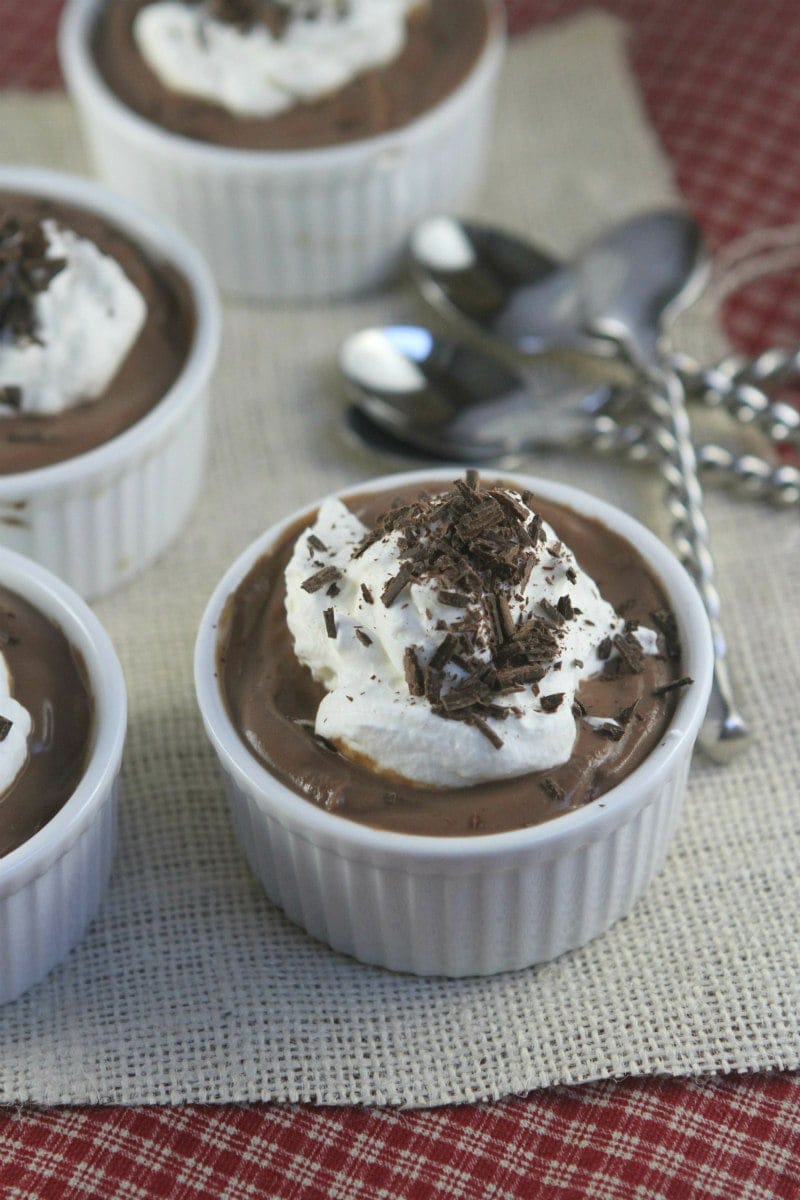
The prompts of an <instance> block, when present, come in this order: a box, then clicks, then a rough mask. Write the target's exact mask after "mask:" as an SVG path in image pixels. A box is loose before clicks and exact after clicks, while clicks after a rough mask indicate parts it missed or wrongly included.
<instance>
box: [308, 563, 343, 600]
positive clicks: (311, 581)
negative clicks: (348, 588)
mask: <svg viewBox="0 0 800 1200" xmlns="http://www.w3.org/2000/svg"><path fill="white" fill-rule="evenodd" d="M341 577H342V572H341V571H340V570H339V568H338V567H334V566H333V564H332V563H331V565H330V566H328V567H323V568H322V569H321V570H319V571H315V572H314V574H313V575H309V577H308V579H304V580H303V582H302V583H301V584H300V587H301V588H302V589H303V591H304V592H311V593H313V592H318V591H319V590H320V588H324V587H327V586H328V584H329V583H335V581H336V580H337V579H341Z"/></svg>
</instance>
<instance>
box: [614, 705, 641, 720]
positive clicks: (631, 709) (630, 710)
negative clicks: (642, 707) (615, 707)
mask: <svg viewBox="0 0 800 1200" xmlns="http://www.w3.org/2000/svg"><path fill="white" fill-rule="evenodd" d="M638 707H639V701H638V700H634V702H633V704H629V705H627V707H626V708H621V709H620V710H619V712H618V713H617V720H618V721H619V723H620V725H627V724H628V723H629V721H630V719H631V717H632V716H633V714H634V713H635V712H636V709H637V708H638Z"/></svg>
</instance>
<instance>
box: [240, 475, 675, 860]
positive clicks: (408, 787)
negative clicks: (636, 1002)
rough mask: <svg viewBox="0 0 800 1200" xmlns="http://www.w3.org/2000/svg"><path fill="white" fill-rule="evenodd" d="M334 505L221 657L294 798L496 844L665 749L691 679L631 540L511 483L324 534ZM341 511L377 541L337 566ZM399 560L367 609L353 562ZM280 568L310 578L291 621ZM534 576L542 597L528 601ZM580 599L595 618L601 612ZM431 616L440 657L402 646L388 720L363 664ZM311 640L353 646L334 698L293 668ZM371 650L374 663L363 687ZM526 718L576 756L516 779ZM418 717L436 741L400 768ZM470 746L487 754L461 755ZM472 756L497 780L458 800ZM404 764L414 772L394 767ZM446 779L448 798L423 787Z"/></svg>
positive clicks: (245, 737) (409, 828)
mask: <svg viewBox="0 0 800 1200" xmlns="http://www.w3.org/2000/svg"><path fill="white" fill-rule="evenodd" d="M393 501H394V502H395V503H394V507H391V505H392V502H393ZM326 504H330V502H326ZM324 509H325V506H323V508H321V509H320V510H319V514H315V515H314V516H312V517H311V518H310V519H309V520H306V521H303V522H302V523H301V524H299V525H298V526H296V527H294V528H292V529H290V530H289V531H288V532H287V533H286V534H285V535H284V536H283V538H282V539H281V541H280V542H279V544H277V545H276V546H275V548H274V550H273V551H271V552H270V553H269V554H267V555H266V556H264V557H263V558H262V559H261V560H260V561H259V562H258V563H257V564H256V565H255V566H254V567H253V568H252V570H251V571H250V573H249V574H248V576H247V577H246V578H245V580H244V581H243V582H242V583H241V584H240V586H239V587H238V588H237V590H236V592H235V593H234V594H233V595H232V596H231V597H230V599H229V602H228V605H227V607H226V609H225V612H224V614H223V619H222V621H221V623H220V633H219V644H218V664H217V666H218V674H219V678H220V680H221V687H222V692H223V695H224V698H225V702H226V705H227V707H228V711H229V714H230V717H231V720H232V721H233V723H234V725H235V727H236V729H237V731H238V732H239V735H240V737H241V739H242V741H243V742H244V744H245V745H246V746H247V747H248V749H249V751H250V752H251V753H252V754H254V755H255V757H256V758H257V759H258V760H259V761H260V762H261V763H262V764H264V765H265V766H266V767H267V768H268V769H269V770H270V772H271V773H272V774H274V775H275V776H276V777H277V778H278V779H279V780H280V781H281V782H282V783H284V784H285V785H286V786H288V787H289V788H291V789H292V790H294V791H295V792H297V793H298V794H299V795H301V796H303V797H305V798H306V799H307V800H309V801H310V802H312V803H315V804H317V805H320V806H322V807H324V808H326V809H328V810H330V811H334V812H336V813H338V814H340V815H342V816H345V817H348V818H350V819H352V820H355V821H359V822H362V823H364V824H367V825H371V826H375V827H378V828H382V829H387V830H395V831H399V832H404V833H415V834H425V835H438V836H444V835H469V834H485V833H495V832H501V831H505V830H511V829H519V828H524V827H527V826H530V825H534V824H537V823H540V822H543V821H548V820H550V819H552V818H553V817H556V816H558V815H560V814H562V813H565V812H569V811H570V810H573V809H576V808H579V807H581V806H583V805H585V804H588V803H590V802H592V801H595V800H596V799H597V798H598V797H602V795H603V794H604V793H605V792H607V791H608V790H609V789H610V788H612V787H614V786H615V785H616V784H617V783H619V782H620V781H621V780H623V779H624V778H625V777H626V776H627V775H629V774H630V773H631V772H632V771H633V770H634V769H635V768H636V767H637V766H638V765H639V764H640V763H641V762H642V761H643V760H644V759H645V758H646V757H647V755H648V754H649V753H650V752H651V751H652V750H653V749H654V748H655V746H656V745H657V744H658V742H659V741H660V739H661V738H662V737H663V735H664V732H665V730H666V729H667V727H668V725H669V723H670V720H671V717H672V715H673V712H674V709H675V704H676V700H677V696H678V695H679V693H680V691H681V689H682V688H683V687H685V686H687V685H688V684H689V683H690V682H691V681H689V680H687V679H685V678H684V677H683V675H682V671H681V658H680V646H679V644H678V639H677V634H676V624H675V619H674V616H673V614H672V613H671V612H670V610H669V607H668V603H667V600H666V596H665V593H664V590H663V588H662V586H661V584H660V583H659V581H658V579H657V578H655V576H654V575H653V573H652V572H651V570H650V569H649V568H648V566H647V565H646V563H645V562H644V560H643V559H642V557H641V555H640V554H639V553H638V552H637V551H636V550H635V548H634V547H633V546H632V545H630V544H629V543H628V542H627V541H626V540H625V539H623V538H622V537H620V536H619V535H617V534H616V533H614V532H612V531H611V530H609V529H608V528H606V527H605V526H603V525H602V524H600V523H599V522H597V521H594V520H591V519H589V518H587V517H585V516H582V515H580V514H578V513H576V512H573V511H572V510H570V509H568V508H565V507H562V506H560V505H557V504H554V503H551V502H549V501H545V500H541V499H539V498H538V497H535V496H531V495H530V494H527V493H523V494H519V493H518V492H516V491H515V489H514V488H513V486H512V485H510V484H509V485H503V484H502V483H499V482H497V481H491V482H484V481H478V480H477V477H476V476H475V475H474V474H473V473H470V475H469V476H468V478H467V479H466V480H459V481H456V483H455V485H454V486H453V487H452V488H447V487H446V486H445V485H442V484H439V483H436V484H434V485H433V486H431V487H430V488H429V489H428V490H427V491H426V493H424V494H422V495H420V489H419V487H418V486H412V487H409V488H407V489H405V491H404V492H403V493H402V494H401V495H400V496H399V497H397V496H396V494H395V492H392V494H391V495H388V494H381V493H378V494H374V495H367V494H365V495H354V496H351V497H347V498H346V510H345V509H342V514H344V515H337V511H336V510H335V509H333V508H331V509H330V515H329V518H328V521H329V524H328V529H322V527H321V525H320V514H322V513H323V511H324ZM348 512H349V513H350V514H353V515H354V516H355V517H356V518H358V519H359V521H361V522H363V523H364V524H365V525H366V526H367V532H366V533H365V534H364V535H363V536H362V537H361V539H360V540H351V542H350V543H346V544H345V546H344V549H343V550H342V551H341V552H339V553H338V556H335V555H334V554H333V547H332V541H333V538H335V537H337V536H338V535H337V533H336V529H337V525H338V528H339V529H340V530H341V529H342V528H343V527H344V526H345V525H346V524H347V513H348ZM315 522H316V523H315ZM356 524H357V522H356ZM312 525H313V526H314V530H313V532H311V533H309V529H310V527H311V526H312ZM328 530H333V531H334V532H333V538H332V537H331V536H330V535H329V532H328ZM348 536H351V539H352V537H354V536H355V535H348ZM390 544H391V545H390ZM386 547H390V548H391V549H392V552H393V553H395V552H396V551H397V549H398V547H399V551H400V554H399V558H398V560H397V561H396V562H395V564H394V566H393V567H391V568H390V569H389V570H388V572H387V571H384V574H383V575H382V576H381V579H382V580H383V581H384V582H382V584H381V586H380V589H378V587H376V586H374V585H369V584H367V583H364V582H361V583H360V584H359V585H357V586H358V589H359V598H358V600H357V601H356V602H354V601H353V599H352V595H351V593H352V592H353V586H354V585H353V578H351V577H350V576H349V575H348V572H349V571H350V570H351V567H350V564H353V563H357V562H358V560H359V559H362V561H364V560H366V558H367V557H369V555H370V554H373V557H374V555H375V554H376V553H377V551H379V550H380V551H381V553H383V549H382V548H386ZM362 556H363V558H362ZM287 566H288V568H289V570H288V573H287ZM382 569H383V568H382ZM293 572H294V574H293ZM287 574H288V577H289V578H291V579H292V580H293V581H294V580H296V579H299V580H300V585H299V593H298V594H301V595H302V597H303V601H302V604H301V605H300V607H299V608H298V607H297V604H296V602H295V601H294V600H292V603H291V604H290V605H289V610H290V613H291V616H290V617H289V618H287V581H286V580H287ZM534 578H535V579H536V580H539V581H541V585H542V588H543V589H544V590H543V591H541V592H540V593H536V598H535V599H534V600H531V599H530V597H531V596H534V592H533V591H532V590H531V589H532V588H533V585H534ZM414 585H417V587H416V589H415V588H414ZM537 586H538V583H537ZM293 587H294V583H293ZM548 596H550V597H553V598H552V599H548V598H547V597H548ZM587 596H588V597H589V599H590V601H591V603H592V604H594V605H596V606H597V610H598V611H597V612H595V613H594V617H593V616H590V612H594V610H593V609H591V608H590V607H588V606H587V604H586V601H585V600H584V597H587ZM430 597H434V598H435V599H434V600H431V599H430ZM578 597H580V599H581V603H580V604H579V603H578ZM309 598H311V599H313V600H314V601H315V603H316V608H314V609H313V611H312V609H311V608H310V607H309V606H308V604H307V601H308V599H309ZM303 605H305V606H306V607H305V608H304V607H303ZM415 606H416V608H415ZM609 606H610V607H609ZM417 610H419V611H417ZM432 610H433V611H432ZM600 611H602V613H603V614H604V618H603V619H604V620H606V621H607V622H608V626H607V627H608V629H609V631H610V633H609V634H606V633H605V631H604V630H605V627H603V628H601V627H600V625H599V624H597V628H596V629H594V628H593V627H594V626H595V624H596V620H595V618H597V620H598V621H599V617H598V613H599V612H600ZM441 614H446V615H445V617H444V619H443V618H442V615H441ZM418 619H419V620H421V621H422V622H423V624H424V622H425V621H426V620H428V624H427V628H428V630H429V631H433V633H432V637H433V639H434V641H433V644H429V645H421V644H419V641H418V642H417V644H414V643H413V642H408V643H407V644H401V645H399V646H390V652H391V653H393V654H394V655H395V658H397V659H398V661H399V660H400V655H402V671H403V674H404V683H401V684H400V685H399V687H396V690H397V693H398V694H397V696H395V697H393V698H392V699H391V703H392V704H394V705H395V706H396V707H395V708H389V707H387V708H385V709H381V708H380V702H379V700H378V699H377V692H374V691H372V690H370V689H371V687H372V688H374V687H377V686H378V685H377V684H375V685H371V684H370V682H369V681H370V680H375V678H376V674H375V672H377V673H378V675H380V672H381V670H382V668H381V667H375V666H374V663H375V662H376V661H377V660H376V659H375V657H374V656H373V658H371V659H370V657H369V656H370V655H371V654H373V651H374V650H375V642H376V640H379V637H380V633H379V634H377V635H376V632H375V630H376V628H378V629H379V630H380V629H381V628H384V627H385V628H389V626H388V625H387V624H386V623H387V622H388V621H392V622H394V625H393V626H391V628H392V630H393V631H394V632H393V633H392V634H391V636H392V637H394V636H395V633H396V631H397V630H398V629H402V628H405V627H406V625H407V626H408V628H413V627H414V626H413V622H414V621H418ZM404 622H405V623H406V624H403V623H404ZM290 625H291V626H292V628H290ZM601 635H602V636H601ZM576 638H584V639H587V638H588V639H589V642H587V645H589V644H590V642H591V645H592V647H593V648H592V650H591V655H592V660H593V661H592V662H590V661H589V656H588V655H587V660H586V662H585V663H584V661H582V660H579V659H576V658H575V657H574V655H573V656H572V657H570V658H569V661H567V653H566V651H567V649H568V648H569V647H570V646H574V645H575V644H577V643H576V641H575V639H576ZM591 639H594V641H592V640H591ZM401 641H402V639H401ZM301 643H302V645H301ZM308 645H312V646H314V645H316V646H317V647H321V649H320V651H319V653H320V654H321V655H322V659H320V661H324V656H325V648H326V646H328V645H329V646H330V654H332V655H333V654H335V653H337V652H338V650H337V647H340V648H341V654H342V655H343V656H349V659H348V661H349V660H352V662H353V663H355V664H356V671H355V672H354V671H352V670H350V673H349V675H347V676H346V684H347V683H349V686H345V687H344V688H343V689H340V693H339V694H338V698H336V699H335V702H332V697H337V692H336V684H335V683H334V682H332V681H331V675H332V672H331V670H330V669H329V667H328V666H326V667H324V668H320V669H319V670H316V674H317V679H315V677H314V673H313V672H312V670H311V669H309V666H308V665H305V664H304V662H302V661H300V657H299V654H300V653H301V651H302V654H303V655H305V656H306V658H308V654H309V652H308V649H307V647H308ZM298 647H300V649H298ZM359 653H363V655H364V663H365V664H367V663H371V664H373V665H372V666H371V667H369V666H366V667H365V670H364V673H363V676H362V682H361V684H359V683H358V682H356V683H355V684H354V683H353V680H357V664H358V658H357V656H358V654H359ZM370 670H371V671H372V674H370V673H369V672H370ZM584 672H585V673H586V674H585V675H584ZM559 681H563V682H559ZM378 683H380V680H379V681H378ZM402 691H404V692H405V696H401V695H400V694H399V693H400V692H402ZM360 696H361V697H365V699H362V700H360V699H359V697H360ZM373 697H376V698H375V699H373ZM359 704H361V706H362V713H364V712H366V715H365V716H364V715H362V718H361V721H362V724H365V725H367V726H368V725H369V724H370V720H371V719H373V718H371V717H370V715H369V714H370V712H372V713H373V714H374V724H375V726H376V727H375V728H370V729H367V735H365V736H366V738H367V740H366V741H364V740H363V739H362V740H359V736H360V735H359V736H355V735H353V736H351V735H350V733H348V732H347V731H348V729H349V728H351V727H352V728H356V726H354V725H353V723H352V722H350V724H349V725H348V712H350V713H353V712H356V711H357V710H358V708H359ZM326 706H327V708H328V710H329V711H330V712H332V713H333V724H332V725H331V726H330V728H333V727H334V726H335V727H336V728H337V729H338V732H337V733H336V734H334V735H333V736H331V735H330V733H329V732H327V730H328V728H329V727H328V726H326V725H325V722H323V721H321V720H320V716H321V714H322V713H323V711H324V710H325V708H326ZM426 706H427V707H426ZM526 706H527V709H530V708H531V706H532V707H533V710H534V711H533V712H528V713H527V715H526V716H525V718H524V719H525V720H529V721H530V722H532V723H533V726H535V728H536V729H537V730H541V731H543V734H544V735H547V734H548V729H549V727H550V726H549V723H550V722H552V728H553V729H556V727H558V728H559V729H560V730H561V731H562V735H563V733H564V732H565V731H566V734H567V736H568V738H569V742H568V744H567V750H566V754H565V755H564V757H563V759H562V760H561V761H560V762H557V763H555V765H549V766H547V767H546V768H545V769H541V770H527V771H526V770H524V769H520V764H524V762H525V761H526V758H525V755H527V754H529V753H532V754H533V758H534V760H535V757H536V754H537V753H538V751H537V747H536V746H535V745H533V744H532V741H533V739H532V738H530V737H529V736H528V733H527V728H528V726H525V725H524V724H522V723H521V722H522V718H523V708H526ZM384 712H387V713H388V714H389V717H388V719H386V720H383V713H384ZM411 718H414V720H416V721H417V725H416V726H414V728H415V729H418V730H419V731H420V734H419V736H417V735H416V734H413V736H412V739H411V740H412V742H413V741H415V740H416V741H418V742H419V741H424V739H425V738H426V737H427V736H428V734H430V736H431V739H432V740H431V742H430V744H429V745H428V744H426V745H424V747H423V750H422V752H421V753H422V758H423V759H424V760H425V761H423V762H422V763H421V764H420V762H418V756H417V757H415V754H416V751H413V753H412V752H409V753H408V754H407V755H406V758H405V759H403V758H402V754H403V753H405V751H396V753H395V749H393V745H390V743H391V744H393V743H394V742H396V741H397V739H398V737H399V736H400V734H399V733H398V730H400V729H401V727H402V726H403V725H404V724H407V725H408V727H409V728H410V729H411V728H412V726H411ZM434 727H435V728H434ZM520 729H522V730H523V736H521V737H520V736H519V731H520ZM342 730H344V732H342ZM467 734H468V735H469V737H471V738H472V741H473V743H477V744H478V748H477V750H475V746H474V745H472V743H470V744H469V746H468V745H467V742H466V741H465V740H464V739H465V737H466V735H467ZM370 738H371V739H372V740H371V741H370V740H369V739H370ZM382 739H383V740H385V743H386V746H387V750H386V754H384V753H383V750H382V747H381V743H382ZM515 739H516V742H517V743H518V744H519V753H518V756H517V758H515V759H513V761H512V762H511V766H510V768H509V770H510V772H511V773H510V775H509V777H502V770H503V767H502V759H503V756H504V755H506V756H507V755H508V754H510V753H511V750H512V747H513V743H514V741H515ZM365 745H368V746H369V747H370V750H369V752H365V751H364V746H365ZM462 746H463V747H465V750H464V751H462V750H461V749H460V747H462ZM570 746H571V749H570ZM376 747H377V749H376ZM412 750H413V747H412ZM467 750H468V752H469V753H467ZM393 753H395V757H394V759H392V754H393ZM515 753H516V751H515ZM397 754H399V755H400V757H399V758H398V757H397ZM470 754H472V755H473V757H477V759H480V761H481V764H482V765H481V767H480V770H481V772H482V773H483V775H484V778H482V779H481V780H480V781H479V782H477V783H473V784H470V783H469V781H468V779H466V777H465V781H466V786H453V785H452V779H451V776H452V774H453V772H454V771H456V772H457V771H459V770H460V764H459V762H458V761H454V760H458V759H459V758H460V757H463V758H464V760H465V761H466V759H467V758H468V757H469V755H470ZM493 756H497V758H494V757H493ZM384 759H385V760H386V761H382V760H384ZM387 762H389V763H390V764H391V763H394V765H389V766H388V767H387V765H386V763H387ZM398 763H408V764H409V765H408V766H407V767H403V768H402V769H398V767H397V764H398ZM497 764H500V766H499V767H498V766H497ZM429 766H432V768H433V769H432V771H431V774H430V775H429V776H426V775H425V772H426V771H427V770H428V767H429ZM439 769H442V770H443V778H447V779H448V780H449V782H448V783H447V784H445V785H443V786H437V785H436V784H432V783H430V782H429V783H423V784H421V783H420V782H419V779H420V777H423V778H435V776H436V771H437V770H439ZM490 776H491V777H490Z"/></svg>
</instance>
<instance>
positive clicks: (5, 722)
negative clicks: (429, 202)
mask: <svg viewBox="0 0 800 1200" xmlns="http://www.w3.org/2000/svg"><path fill="white" fill-rule="evenodd" d="M13 724H14V722H13V721H9V719H8V717H0V742H4V741H5V740H6V738H7V737H8V735H9V733H10V732H11V729H12V727H13Z"/></svg>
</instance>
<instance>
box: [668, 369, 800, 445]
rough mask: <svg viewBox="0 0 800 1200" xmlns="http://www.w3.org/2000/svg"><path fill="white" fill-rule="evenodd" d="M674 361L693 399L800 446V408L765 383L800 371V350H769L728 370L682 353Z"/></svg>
mask: <svg viewBox="0 0 800 1200" xmlns="http://www.w3.org/2000/svg"><path fill="white" fill-rule="evenodd" d="M673 363H674V365H675V367H676V369H677V370H678V371H679V373H680V376H681V379H682V380H683V383H684V386H685V387H686V389H687V392H688V393H689V395H690V396H691V398H692V399H695V400H700V401H702V403H703V404H705V405H706V406H707V407H709V408H717V407H720V406H721V407H723V408H725V410H726V411H727V412H728V413H729V414H730V416H732V417H733V418H734V420H736V421H738V422H739V423H740V424H742V425H749V426H751V427H753V428H756V429H759V430H760V431H761V432H762V433H764V434H766V436H767V437H768V438H771V439H772V441H774V442H787V443H788V444H789V445H791V446H794V447H795V448H796V449H800V411H798V410H797V409H796V408H793V407H792V405H791V404H784V403H783V402H782V401H780V400H777V401H776V400H771V399H770V398H769V396H768V395H767V394H766V392H765V391H764V385H769V383H770V382H773V381H780V380H782V379H784V378H786V377H788V376H790V375H794V374H797V373H798V372H800V350H780V349H772V350H767V351H765V352H764V354H762V355H759V357H758V358H756V359H754V360H753V361H752V362H751V363H746V364H745V365H744V367H742V368H740V369H739V370H736V364H735V362H733V363H731V367H732V369H731V370H726V369H725V364H719V365H718V366H714V367H701V366H699V365H698V364H697V363H695V362H693V361H692V360H690V359H687V358H684V357H682V356H673Z"/></svg>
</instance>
